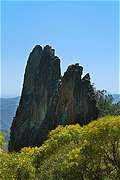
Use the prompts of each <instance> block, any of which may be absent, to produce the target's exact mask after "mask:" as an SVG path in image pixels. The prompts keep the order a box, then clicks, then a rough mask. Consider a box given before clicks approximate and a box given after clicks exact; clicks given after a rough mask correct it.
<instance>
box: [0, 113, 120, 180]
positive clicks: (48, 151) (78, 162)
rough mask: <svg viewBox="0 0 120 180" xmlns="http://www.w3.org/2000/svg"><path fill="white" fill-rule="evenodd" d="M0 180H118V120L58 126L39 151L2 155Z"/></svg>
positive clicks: (101, 119) (119, 157)
mask: <svg viewBox="0 0 120 180" xmlns="http://www.w3.org/2000/svg"><path fill="white" fill-rule="evenodd" d="M0 179H3V180H4V179H5V180H7V179H8V180H12V179H15V180H19V179H20V180H27V179H30V180H33V179H35V180H38V179H39V180H57V179H58V180H114V179H116V180H119V179H120V116H106V117H103V118H100V119H98V120H97V121H92V122H91V123H90V124H88V125H85V126H83V127H80V125H78V124H76V125H66V126H58V127H57V128H56V129H55V130H52V131H51V132H50V133H49V135H48V139H47V140H46V141H45V142H44V143H43V145H42V146H40V147H34V148H30V147H24V148H23V149H22V150H21V151H20V152H19V153H15V152H13V153H7V152H3V151H1V152H0Z"/></svg>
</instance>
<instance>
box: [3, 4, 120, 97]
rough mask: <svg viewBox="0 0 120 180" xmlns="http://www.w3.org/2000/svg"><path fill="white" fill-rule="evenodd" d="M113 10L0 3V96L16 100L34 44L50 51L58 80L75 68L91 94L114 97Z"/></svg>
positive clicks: (116, 14) (116, 65)
mask: <svg viewBox="0 0 120 180" xmlns="http://www.w3.org/2000/svg"><path fill="white" fill-rule="evenodd" d="M118 4H119V2H117V1H116V2H113V1H110V2H104V1H101V2H90V1H88V2H86V1H85V2H79V1H76V2H64V1H63V2H62V1H61V2H60V1H59V2H55V1H54V2H40V1H39V2H38V1H36V2H27V1H26V2H24V1H23V2H22V1H21V2H20V1H19V2H14V1H13V2H12V1H11V2H10V1H4V2H3V1H2V3H1V10H2V11H1V70H2V73H1V96H2V97H3V96H4V97H5V96H9V97H16V96H20V95H21V90H22V85H23V77H24V72H25V66H26V63H27V59H28V56H29V54H30V52H31V49H32V47H34V46H35V45H36V44H40V45H42V46H44V45H46V44H50V45H51V46H52V47H53V48H54V49H55V51H56V55H57V56H58V57H59V58H60V59H61V70H62V74H63V72H65V71H66V69H67V66H68V65H70V64H75V63H79V65H82V66H83V68H84V73H83V75H84V74H86V73H87V72H89V73H90V76H91V80H92V83H94V84H95V87H96V89H99V90H102V89H105V90H107V91H108V92H110V93H112V94H120V87H119V78H120V77H119V76H120V74H119V66H120V65H119V39H118V37H119V7H118ZM20 12H22V13H20ZM31 12H32V13H31ZM61 12H62V13H61ZM3 20H4V21H3Z"/></svg>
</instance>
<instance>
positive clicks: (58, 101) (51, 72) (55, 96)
mask: <svg viewBox="0 0 120 180" xmlns="http://www.w3.org/2000/svg"><path fill="white" fill-rule="evenodd" d="M82 71H83V67H81V66H79V64H75V65H70V66H69V67H68V69H67V71H66V72H65V73H64V75H63V77H61V70H60V59H59V58H58V57H57V56H55V51H54V49H52V48H51V47H50V46H48V45H47V46H45V47H44V48H42V47H41V46H40V45H37V46H35V48H34V49H33V51H32V52H31V53H30V56H29V58H28V62H27V66H26V70H25V76H24V84H23V90H22V95H21V99H20V103H19V106H18V108H17V112H16V116H15V118H14V120H13V123H12V127H11V136H10V142H9V151H13V150H15V151H18V150H20V149H21V148H22V147H24V146H38V145H40V144H41V143H42V142H43V140H44V139H45V138H46V137H47V134H48V132H49V130H51V129H54V128H55V127H56V126H57V125H58V124H73V123H79V124H81V125H83V124H87V123H89V122H90V121H91V120H92V119H96V118H97V114H98V110H97V107H96V101H95V98H94V90H93V88H92V86H91V83H90V76H89V74H86V75H85V76H84V77H83V78H82V77H81V76H82Z"/></svg>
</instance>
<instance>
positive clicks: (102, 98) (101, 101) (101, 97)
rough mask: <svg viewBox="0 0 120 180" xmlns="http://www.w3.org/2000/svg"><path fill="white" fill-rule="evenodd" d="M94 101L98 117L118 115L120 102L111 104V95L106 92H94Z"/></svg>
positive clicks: (119, 113)
mask: <svg viewBox="0 0 120 180" xmlns="http://www.w3.org/2000/svg"><path fill="white" fill-rule="evenodd" d="M94 92H95V99H96V102H97V107H98V109H99V117H103V116H106V115H114V116H118V115H120V102H118V103H113V97H112V95H110V94H108V93H107V91H106V90H102V91H100V90H96V89H95V88H94Z"/></svg>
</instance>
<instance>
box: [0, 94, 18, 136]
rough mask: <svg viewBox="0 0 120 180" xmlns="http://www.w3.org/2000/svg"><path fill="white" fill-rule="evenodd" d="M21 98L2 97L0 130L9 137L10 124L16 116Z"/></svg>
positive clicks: (0, 99) (0, 100) (0, 101)
mask: <svg viewBox="0 0 120 180" xmlns="http://www.w3.org/2000/svg"><path fill="white" fill-rule="evenodd" d="M19 99H20V98H19V97H15V98H0V131H3V132H4V133H5V134H6V135H7V137H9V132H10V126H11V123H12V120H13V117H14V116H15V112H16V109H17V106H18V103H19Z"/></svg>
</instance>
